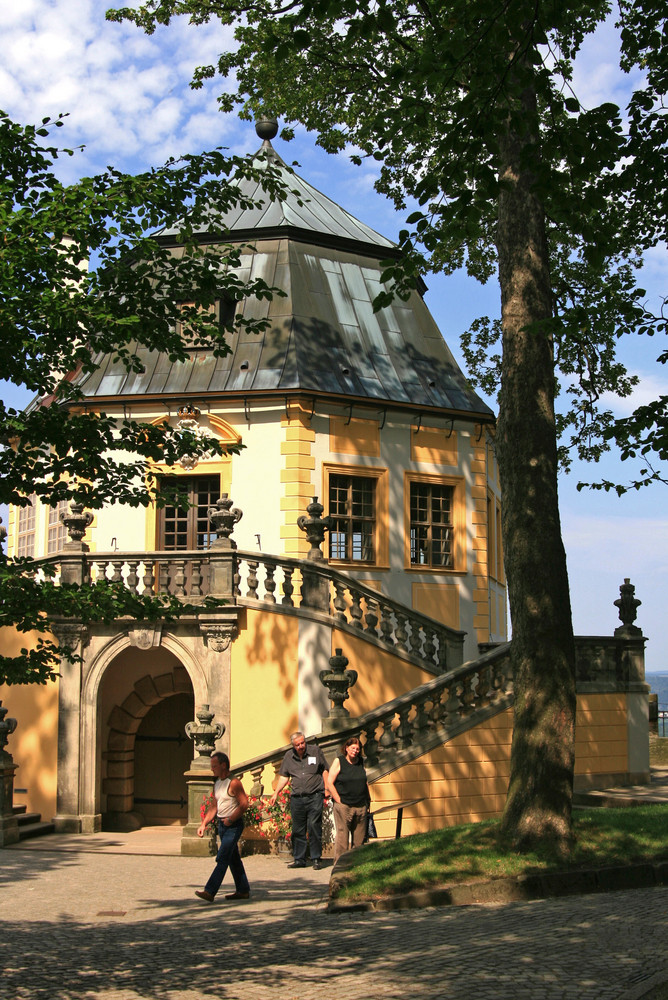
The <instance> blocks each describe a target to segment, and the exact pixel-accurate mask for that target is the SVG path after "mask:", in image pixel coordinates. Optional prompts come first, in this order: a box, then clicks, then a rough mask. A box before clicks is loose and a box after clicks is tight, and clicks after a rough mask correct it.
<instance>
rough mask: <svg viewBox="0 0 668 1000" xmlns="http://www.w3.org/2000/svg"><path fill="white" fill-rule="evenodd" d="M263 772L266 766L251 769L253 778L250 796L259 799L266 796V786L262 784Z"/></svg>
mask: <svg viewBox="0 0 668 1000" xmlns="http://www.w3.org/2000/svg"><path fill="white" fill-rule="evenodd" d="M263 771H264V764H260V765H259V766H258V767H251V769H250V773H251V777H252V778H253V784H252V785H251V790H250V794H251V795H254V796H255V798H257V799H259V798H260V796H261V795H264V785H263V784H262V772H263Z"/></svg>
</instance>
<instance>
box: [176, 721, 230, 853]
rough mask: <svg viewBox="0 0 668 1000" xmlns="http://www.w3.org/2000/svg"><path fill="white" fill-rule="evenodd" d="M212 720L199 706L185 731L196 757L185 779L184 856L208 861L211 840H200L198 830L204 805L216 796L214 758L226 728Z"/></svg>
mask: <svg viewBox="0 0 668 1000" xmlns="http://www.w3.org/2000/svg"><path fill="white" fill-rule="evenodd" d="M213 720H214V713H213V712H211V711H210V709H209V706H208V705H200V707H199V709H198V710H197V712H196V713H195V721H193V722H189V723H188V724H187V725H186V727H185V729H186V736H188V738H189V739H191V740H193V742H194V748H195V754H194V757H193V760H192V762H191V765H190V769H189V770H188V771H186V772H185V775H184V777H185V779H186V785H187V788H188V822H187V823H186V825H185V826H184V828H183V833H182V835H181V854H182V855H184V856H186V857H191V858H194V857H196V858H203V857H207V856H208V855H209V854H211V852H212V846H211V842H210V840H209V839H208V838H207V837H198V836H197V828H198V826H199V825H200V823H201V820H202V816H201V807H202V803H203V802H204V801H205V799H206V798H207V797H208V796H210V795H211V794H212V792H213V776H212V774H211V763H210V761H211V754H212V753H213V752H214V751H215V749H216V742H217V740H219V739H220V738H221V737H222V736H223V734H224V732H225V726H224V725H223V724H222V723H220V722H215V723H214V721H213Z"/></svg>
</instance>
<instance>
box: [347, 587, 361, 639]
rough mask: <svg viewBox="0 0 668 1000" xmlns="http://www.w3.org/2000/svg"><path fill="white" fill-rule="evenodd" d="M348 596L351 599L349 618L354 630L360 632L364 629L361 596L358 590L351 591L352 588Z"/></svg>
mask: <svg viewBox="0 0 668 1000" xmlns="http://www.w3.org/2000/svg"><path fill="white" fill-rule="evenodd" d="M350 594H351V597H352V603H351V605H350V617H351V618H352V624H353V626H354V627H355V628H358V629H360V630H362V629H363V628H364V625H363V624H362V605H361V599H362V595H361V594H360V592H359V590H353V589H352V588H351V589H350Z"/></svg>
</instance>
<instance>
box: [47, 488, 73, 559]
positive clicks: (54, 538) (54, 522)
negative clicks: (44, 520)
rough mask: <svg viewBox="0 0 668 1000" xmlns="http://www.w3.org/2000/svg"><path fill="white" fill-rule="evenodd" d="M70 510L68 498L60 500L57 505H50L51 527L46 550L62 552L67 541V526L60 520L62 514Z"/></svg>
mask: <svg viewBox="0 0 668 1000" xmlns="http://www.w3.org/2000/svg"><path fill="white" fill-rule="evenodd" d="M67 510H68V505H67V500H60V501H59V502H58V503H57V504H56V506H55V507H49V529H48V536H47V541H46V551H47V552H48V553H49V554H51V553H52V552H60V550H61V549H62V547H63V546H64V545H65V542H66V541H67V538H68V536H67V528H66V527H65V525H64V524H63V523H62V521H61V520H60V514H61V513H63V514H66V513H67Z"/></svg>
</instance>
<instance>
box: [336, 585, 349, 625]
mask: <svg viewBox="0 0 668 1000" xmlns="http://www.w3.org/2000/svg"><path fill="white" fill-rule="evenodd" d="M334 592H335V596H334V607H335V608H336V616H335V617H336V619H337V621H340V622H347V621H348V618H347V616H346V611H347V610H348V604H347V602H346V588H345V584H343V583H341V582H340V581H339V580H335V581H334Z"/></svg>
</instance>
